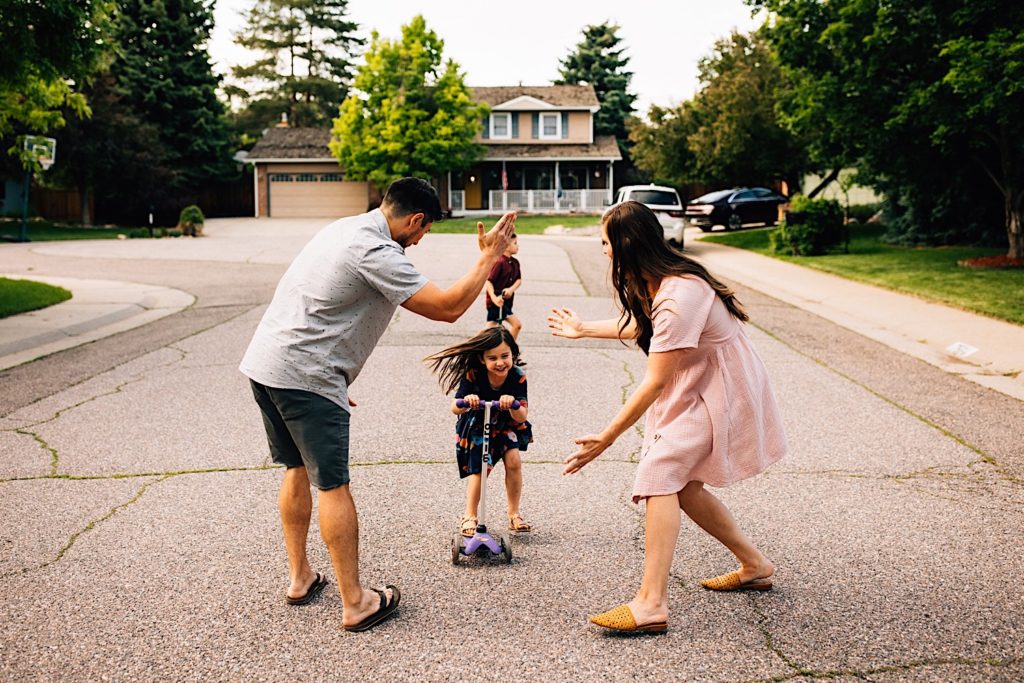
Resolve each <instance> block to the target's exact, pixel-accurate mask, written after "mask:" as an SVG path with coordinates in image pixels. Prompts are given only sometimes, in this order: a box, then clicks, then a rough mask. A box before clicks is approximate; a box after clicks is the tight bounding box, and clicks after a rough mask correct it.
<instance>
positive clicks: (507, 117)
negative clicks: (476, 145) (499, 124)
mask: <svg viewBox="0 0 1024 683" xmlns="http://www.w3.org/2000/svg"><path fill="white" fill-rule="evenodd" d="M498 116H504V117H505V120H506V121H508V124H507V125H506V126H505V130H507V131H508V135H496V134H495V133H494V119H495V118H496V117H498ZM490 137H491V139H492V140H511V139H512V114H511V112H507V111H492V112H491V130H490Z"/></svg>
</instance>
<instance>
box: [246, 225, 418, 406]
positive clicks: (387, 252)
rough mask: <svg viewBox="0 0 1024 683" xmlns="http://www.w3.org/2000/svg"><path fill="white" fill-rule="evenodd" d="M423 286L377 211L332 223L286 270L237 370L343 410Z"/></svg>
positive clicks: (271, 384) (261, 381)
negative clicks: (394, 322) (400, 312)
mask: <svg viewBox="0 0 1024 683" xmlns="http://www.w3.org/2000/svg"><path fill="white" fill-rule="evenodd" d="M425 284H427V278H426V277H424V276H423V275H422V274H421V273H420V272H419V271H417V270H416V268H415V267H414V266H413V265H412V263H410V261H409V259H408V258H407V257H406V255H405V250H404V249H403V248H402V246H401V245H400V244H398V243H397V242H395V241H394V240H393V239H391V231H390V229H389V228H388V222H387V219H386V218H385V217H384V214H383V213H382V212H381V211H380V210H379V209H375V210H373V211H370V212H369V213H364V214H362V215H359V216H352V217H351V218H342V219H341V220H338V221H335V222H334V223H331V224H330V225H328V226H327V227H325V228H324V229H323V230H321V231H320V232H318V233H317V234H316V235H315V236H314V237H313V239H312V240H310V241H309V244H307V245H306V246H305V247H304V248H303V250H302V251H301V252H300V253H299V255H298V256H296V257H295V260H294V261H292V264H291V266H289V267H288V270H287V271H286V272H285V274H284V277H282V278H281V282H280V283H278V285H277V290H276V291H275V292H274V298H273V300H272V301H271V302H270V306H269V307H268V308H267V311H266V313H264V314H263V319H262V320H261V321H260V324H259V326H258V327H257V328H256V333H255V334H254V335H253V338H252V341H251V342H250V343H249V348H248V349H247V350H246V352H245V356H244V357H243V358H242V363H241V365H240V366H239V370H241V371H242V373H243V374H244V375H246V376H247V377H249V378H251V379H253V380H255V381H257V382H259V383H260V384H263V385H265V386H268V387H274V388H277V389H303V390H305V391H311V392H313V393H315V394H319V395H321V396H324V397H325V398H328V399H330V400H332V401H334V402H335V403H337V404H338V405H340V406H341V407H342V408H344V409H345V410H348V386H349V385H350V384H352V382H354V381H355V379H356V377H357V376H358V375H359V371H360V370H362V368H363V365H364V364H365V363H366V359H367V358H368V357H369V356H370V353H371V352H372V351H373V349H374V347H375V346H376V345H377V341H378V340H379V339H380V337H381V335H382V334H384V331H385V330H386V329H387V326H388V323H389V322H390V321H391V316H392V315H394V312H395V309H396V308H397V307H398V306H399V305H401V304H403V303H404V302H405V301H406V300H407V299H408V298H409V297H411V296H412V295H413V294H415V293H416V292H418V291H420V289H422V288H423V286H424V285H425Z"/></svg>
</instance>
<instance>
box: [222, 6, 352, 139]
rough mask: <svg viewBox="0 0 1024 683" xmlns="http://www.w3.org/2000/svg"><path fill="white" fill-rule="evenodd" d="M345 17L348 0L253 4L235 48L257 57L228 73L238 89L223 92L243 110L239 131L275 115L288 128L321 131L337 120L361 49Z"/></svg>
mask: <svg viewBox="0 0 1024 683" xmlns="http://www.w3.org/2000/svg"><path fill="white" fill-rule="evenodd" d="M347 11H348V0H256V2H255V4H254V6H253V8H252V9H251V10H250V12H249V15H248V19H247V22H246V25H245V27H244V28H243V29H242V31H241V32H239V33H238V34H237V35H236V36H235V42H236V43H238V44H239V45H241V46H243V47H245V48H248V49H250V50H254V51H256V52H258V53H260V55H261V56H260V58H259V59H257V60H256V61H255V62H253V63H251V64H249V65H246V66H237V67H235V68H233V69H232V74H233V75H234V77H235V78H236V79H238V80H239V81H240V82H241V83H242V86H241V87H239V86H233V87H231V88H230V90H229V91H228V92H229V93H230V94H231V95H233V96H238V97H240V98H241V99H242V100H243V101H244V102H245V103H246V104H247V111H246V112H242V113H240V114H239V115H238V122H239V124H240V125H241V127H244V128H246V129H247V130H249V132H251V128H253V127H256V128H257V129H259V128H263V127H266V126H267V125H270V124H272V123H273V122H274V121H276V120H277V119H278V117H280V115H281V113H286V114H287V115H288V121H289V123H290V124H291V125H292V126H323V125H327V124H329V123H330V121H331V120H332V119H333V118H334V117H335V116H337V115H338V106H339V105H340V104H341V102H342V101H343V100H344V99H345V96H346V95H347V94H348V86H349V83H350V82H351V79H352V72H353V69H354V67H353V64H352V61H353V55H354V53H355V51H356V50H357V49H358V48H359V47H360V46H361V45H362V44H363V41H362V39H361V38H358V37H357V36H356V35H355V32H356V30H357V29H358V28H359V26H358V24H356V23H355V22H352V21H349V20H348V19H347V18H346V14H347Z"/></svg>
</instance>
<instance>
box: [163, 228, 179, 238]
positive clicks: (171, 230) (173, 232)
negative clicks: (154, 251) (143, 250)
mask: <svg viewBox="0 0 1024 683" xmlns="http://www.w3.org/2000/svg"><path fill="white" fill-rule="evenodd" d="M166 234H167V236H168V237H181V230H178V229H177V228H167V233H166Z"/></svg>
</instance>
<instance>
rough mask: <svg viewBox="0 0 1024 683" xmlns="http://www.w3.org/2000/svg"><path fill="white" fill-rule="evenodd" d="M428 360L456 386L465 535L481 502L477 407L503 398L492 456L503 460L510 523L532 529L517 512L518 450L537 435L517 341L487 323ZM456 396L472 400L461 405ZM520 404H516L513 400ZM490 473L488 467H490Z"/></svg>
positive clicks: (494, 417)
mask: <svg viewBox="0 0 1024 683" xmlns="http://www.w3.org/2000/svg"><path fill="white" fill-rule="evenodd" d="M426 361H427V362H428V363H430V365H431V369H432V370H433V371H434V372H435V373H437V375H438V381H439V382H440V383H441V387H442V388H443V389H444V392H445V393H446V394H447V393H450V392H451V391H452V390H453V389H454V390H455V400H453V401H452V412H453V413H455V414H456V415H458V416H459V419H458V421H456V423H455V432H456V437H455V439H456V440H455V457H456V460H457V461H458V464H459V477H460V478H466V477H469V485H468V486H467V489H466V510H465V513H464V514H463V516H462V520H461V522H460V526H461V531H462V535H463V536H472V535H473V533H474V532H475V531H476V524H477V518H476V511H477V507H478V505H479V504H480V473H481V470H482V466H481V465H482V454H483V425H482V424H481V420H482V418H483V412H482V411H479V410H475V409H476V408H477V406H479V405H480V401H499V402H500V407H499V409H498V410H496V411H494V410H492V412H491V421H492V426H491V441H490V451H491V461H492V462H493V463H495V464H497V462H498V461H499V460H501V461H502V462H504V463H505V494H506V495H507V496H508V528H509V530H511V531H516V532H525V531H529V530H530V525H529V524H527V523H526V521H525V520H524V519H523V517H522V515H520V514H519V498H520V496H521V494H522V491H523V464H522V459H521V458H520V457H519V451H521V450H522V451H525V450H526V447H527V445H528V444H529V443H530V442H531V441H532V440H533V430H532V428H531V426H530V423H529V422H527V421H526V415H527V396H526V374H525V373H523V371H522V370H521V369H520V366H521V365H524V363H523V361H521V360H520V359H519V346H518V345H517V344H516V340H515V338H514V337H513V336H512V333H511V332H509V331H508V330H507V329H505V327H503V326H498V327H489V328H487V329H485V330H483V331H481V332H479V333H478V334H477V335H476V336H474V337H473V338H472V339H468V340H467V341H464V342H462V343H461V344H456V345H455V346H452V347H450V348H447V349H445V350H444V351H441V352H440V353H436V354H434V355H433V356H428V357H427V358H426ZM458 399H463V400H464V401H466V402H467V403H469V405H470V407H469V408H459V407H458V406H457V405H456V401H457V400H458ZM513 401H519V404H520V405H519V407H518V408H516V409H513V408H512V402H513ZM488 473H490V469H488Z"/></svg>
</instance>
